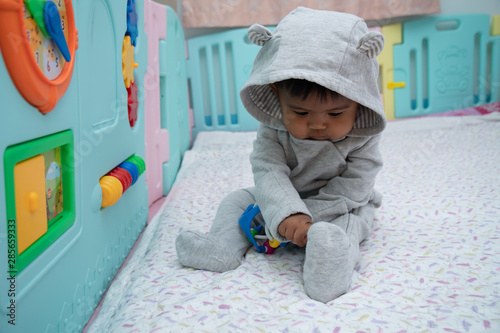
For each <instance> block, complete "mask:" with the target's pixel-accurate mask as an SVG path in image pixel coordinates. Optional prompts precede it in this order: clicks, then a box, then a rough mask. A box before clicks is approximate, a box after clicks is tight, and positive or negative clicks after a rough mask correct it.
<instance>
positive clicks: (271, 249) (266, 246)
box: [263, 240, 274, 254]
mask: <svg viewBox="0 0 500 333" xmlns="http://www.w3.org/2000/svg"><path fill="white" fill-rule="evenodd" d="M263 246H264V247H265V248H266V254H273V252H274V248H273V247H272V246H271V245H270V244H269V240H266V241H265V242H264V244H263Z"/></svg>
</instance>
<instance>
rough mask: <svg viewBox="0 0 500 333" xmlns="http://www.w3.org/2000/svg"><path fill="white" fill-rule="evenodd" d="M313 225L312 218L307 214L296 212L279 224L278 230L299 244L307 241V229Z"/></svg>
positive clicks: (303, 244) (304, 243)
mask: <svg viewBox="0 0 500 333" xmlns="http://www.w3.org/2000/svg"><path fill="white" fill-rule="evenodd" d="M311 225H312V220H311V217H310V216H309V215H306V214H294V215H290V216H288V217H287V218H286V219H284V220H283V221H282V222H281V223H280V225H279V226H278V232H279V233H280V234H281V235H282V236H283V237H285V238H286V239H287V240H291V241H292V243H294V244H296V245H298V246H305V245H306V243H307V231H308V230H309V228H310V227H311Z"/></svg>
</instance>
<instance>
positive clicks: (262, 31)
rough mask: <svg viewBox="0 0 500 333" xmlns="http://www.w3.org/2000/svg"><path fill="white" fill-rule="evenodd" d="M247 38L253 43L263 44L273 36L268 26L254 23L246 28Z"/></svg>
mask: <svg viewBox="0 0 500 333" xmlns="http://www.w3.org/2000/svg"><path fill="white" fill-rule="evenodd" d="M247 34H248V39H250V41H251V42H252V43H254V44H255V45H259V46H263V45H264V44H265V43H266V42H267V41H268V40H270V39H271V38H272V37H273V33H272V32H271V30H269V29H268V28H266V27H264V26H263V25H260V24H254V25H252V26H251V27H250V28H248V33H247Z"/></svg>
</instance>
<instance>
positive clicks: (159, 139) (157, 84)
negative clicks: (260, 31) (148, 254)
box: [144, 0, 192, 204]
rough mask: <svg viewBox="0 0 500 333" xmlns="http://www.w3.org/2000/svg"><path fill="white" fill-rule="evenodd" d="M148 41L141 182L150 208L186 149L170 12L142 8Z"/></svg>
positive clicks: (182, 58) (178, 39) (179, 37)
mask: <svg viewBox="0 0 500 333" xmlns="http://www.w3.org/2000/svg"><path fill="white" fill-rule="evenodd" d="M144 14H145V19H144V24H145V31H146V34H147V38H148V68H147V72H146V78H145V83H146V89H145V112H146V119H145V125H146V164H147V165H148V172H147V174H146V182H147V184H148V188H149V204H152V203H153V202H155V201H156V200H158V199H160V198H161V197H163V196H165V195H167V194H168V192H170V189H171V187H172V184H173V182H174V180H175V176H176V174H177V170H178V169H179V167H180V164H181V161H182V156H183V154H184V152H185V151H186V150H187V149H188V148H189V147H190V144H191V136H190V129H191V127H192V126H191V124H190V121H189V114H188V112H187V110H188V97H187V78H186V48H185V38H184V32H183V29H182V25H181V23H180V21H179V19H178V18H177V15H176V14H175V12H174V11H173V9H172V8H170V7H165V6H163V5H161V4H158V3H156V2H154V1H152V0H145V2H144Z"/></svg>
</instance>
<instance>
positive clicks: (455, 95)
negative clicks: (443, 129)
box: [394, 14, 500, 118]
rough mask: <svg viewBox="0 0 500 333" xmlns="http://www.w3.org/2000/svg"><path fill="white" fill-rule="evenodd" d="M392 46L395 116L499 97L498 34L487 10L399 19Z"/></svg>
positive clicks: (492, 100) (423, 113)
mask: <svg viewBox="0 0 500 333" xmlns="http://www.w3.org/2000/svg"><path fill="white" fill-rule="evenodd" d="M402 40H403V43H402V44H400V45H395V46H394V81H395V82H404V83H405V87H404V88H398V89H395V116H396V118H402V117H414V116H420V115H426V114H432V113H439V112H444V111H449V110H454V109H460V108H464V107H470V106H475V105H481V104H485V103H491V102H495V101H498V100H499V91H498V86H497V82H499V79H500V77H499V76H500V67H499V66H500V36H493V37H492V36H490V16H489V15H482V14H475V15H453V16H451V15H450V16H435V17H428V18H424V19H419V20H415V21H410V22H405V23H403V38H402Z"/></svg>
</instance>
